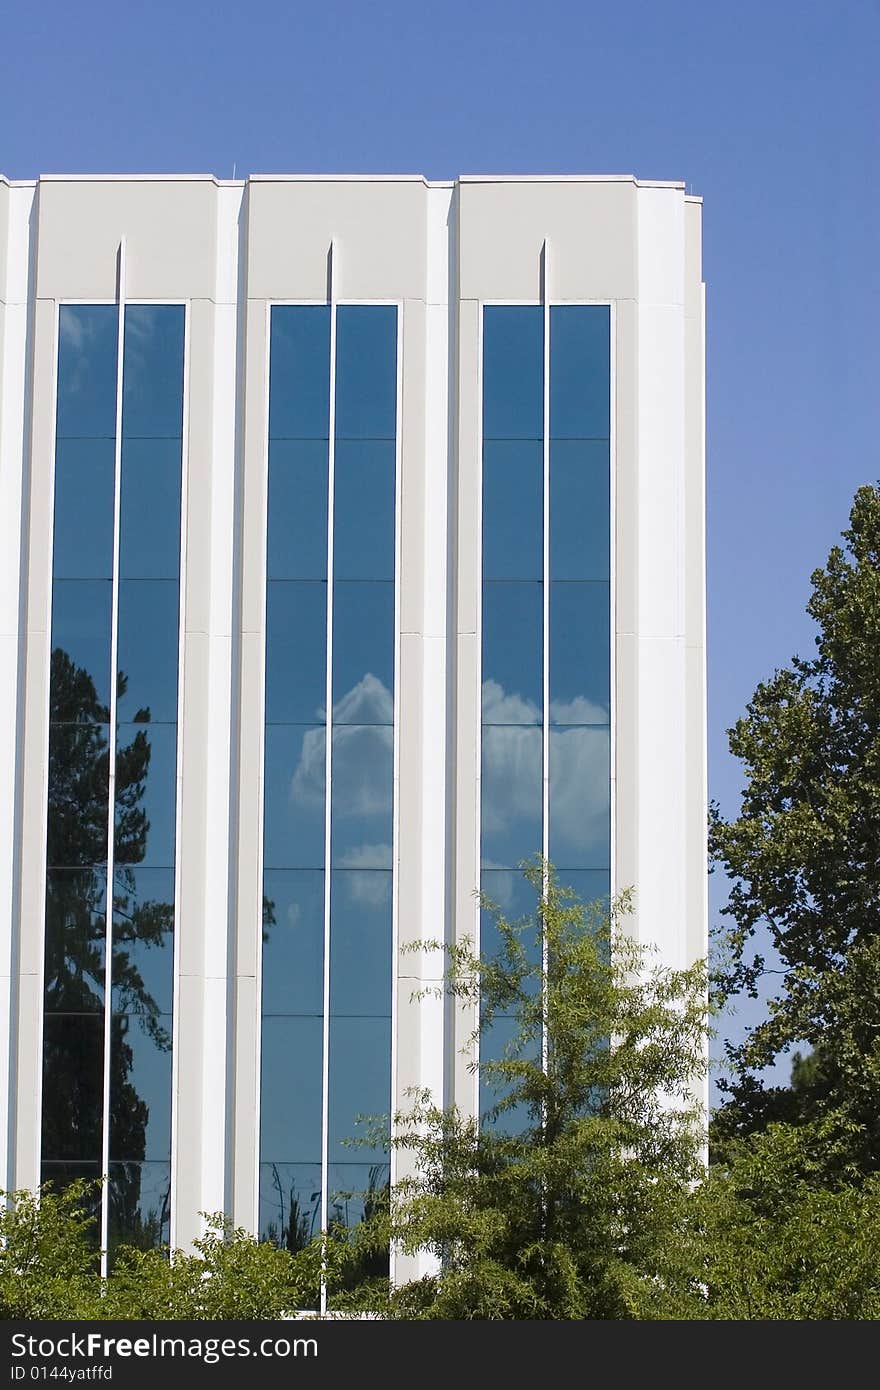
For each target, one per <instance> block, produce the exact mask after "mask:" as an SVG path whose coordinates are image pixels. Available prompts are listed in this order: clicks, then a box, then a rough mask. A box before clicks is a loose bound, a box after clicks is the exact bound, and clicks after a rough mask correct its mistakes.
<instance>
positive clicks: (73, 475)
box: [52, 439, 116, 579]
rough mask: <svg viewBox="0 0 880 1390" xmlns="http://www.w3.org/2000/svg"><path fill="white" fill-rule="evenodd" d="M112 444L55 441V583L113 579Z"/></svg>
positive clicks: (113, 448) (98, 441) (108, 442)
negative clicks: (62, 580)
mask: <svg viewBox="0 0 880 1390" xmlns="http://www.w3.org/2000/svg"><path fill="white" fill-rule="evenodd" d="M115 457H116V446H115V444H114V442H113V440H112V439H59V440H58V443H57V445H56V449H55V513H54V515H55V523H54V546H53V558H52V573H53V575H54V577H55V578H56V579H110V578H111V576H112V574H113V481H114V471H115Z"/></svg>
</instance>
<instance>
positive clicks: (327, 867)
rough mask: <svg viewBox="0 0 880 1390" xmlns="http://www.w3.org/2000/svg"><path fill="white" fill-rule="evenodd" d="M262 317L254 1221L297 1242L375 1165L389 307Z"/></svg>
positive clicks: (290, 311) (387, 1083)
mask: <svg viewBox="0 0 880 1390" xmlns="http://www.w3.org/2000/svg"><path fill="white" fill-rule="evenodd" d="M271 315H272V316H271V348H270V384H269V477H268V535H267V592H266V716H265V717H266V730H265V806H264V840H263V865H264V879H263V895H264V896H263V967H262V1072H261V1102H260V1105H261V1110H260V1113H261V1122H260V1211H259V1226H260V1234H261V1236H262V1237H263V1238H265V1239H269V1240H272V1241H275V1242H277V1243H279V1244H281V1245H284V1246H287V1247H288V1248H291V1249H295V1248H298V1247H299V1246H301V1245H302V1244H304V1243H305V1242H306V1241H307V1240H308V1239H309V1238H310V1236H311V1235H313V1234H314V1233H316V1232H317V1231H320V1230H321V1229H322V1228H323V1229H326V1228H328V1227H329V1226H331V1225H333V1224H343V1225H345V1226H352V1225H354V1224H356V1223H357V1222H358V1221H359V1220H360V1219H361V1217H362V1215H363V1213H364V1209H365V1205H367V1204H369V1203H370V1202H371V1201H372V1200H374V1194H376V1193H377V1192H379V1191H381V1190H382V1189H384V1188H385V1187H386V1186H387V1183H388V1178H389V1168H388V1154H387V1151H386V1146H385V1145H384V1144H383V1143H382V1142H379V1143H377V1144H374V1143H366V1142H363V1138H364V1136H365V1126H364V1125H363V1124H362V1123H359V1122H358V1117H359V1116H361V1115H367V1116H381V1117H386V1125H387V1116H388V1114H389V1111H390V1106H391V978H392V969H391V967H392V846H393V809H394V796H393V787H394V653H395V587H394V586H395V489H396V449H397V445H396V433H397V424H396V421H397V309H396V308H395V307H394V306H387V305H340V306H339V307H338V308H331V307H330V306H325V305H314V306H310V305H276V306H274V307H273V308H272V311H271ZM334 316H335V321H334ZM331 387H332V389H331ZM328 519H329V522H330V524H328ZM328 635H329V640H328ZM328 662H329V669H328ZM328 694H329V701H328ZM328 703H329V707H330V719H329V725H330V727H329V731H328V719H327V708H328ZM328 732H329V739H330V746H329V749H328V746H327V739H328ZM328 789H329V796H328ZM351 1139H360V1140H361V1142H359V1143H358V1144H356V1145H355V1146H351V1145H350V1144H349V1143H348V1142H347V1141H349V1140H351Z"/></svg>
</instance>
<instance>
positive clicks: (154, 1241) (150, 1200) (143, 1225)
mask: <svg viewBox="0 0 880 1390" xmlns="http://www.w3.org/2000/svg"><path fill="white" fill-rule="evenodd" d="M108 1200H109V1204H110V1211H109V1217H110V1220H109V1230H108V1238H109V1246H110V1250H111V1252H112V1251H114V1250H115V1249H116V1248H117V1247H118V1246H120V1245H123V1244H124V1245H133V1246H134V1247H135V1248H136V1249H138V1250H153V1249H155V1248H156V1247H157V1246H160V1245H167V1244H168V1241H169V1239H170V1218H171V1165H170V1163H157V1162H148V1163H111V1164H110V1181H109V1187H108Z"/></svg>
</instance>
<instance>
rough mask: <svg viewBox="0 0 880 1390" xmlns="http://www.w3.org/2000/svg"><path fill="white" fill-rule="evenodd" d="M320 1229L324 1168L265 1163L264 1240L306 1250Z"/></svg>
mask: <svg viewBox="0 0 880 1390" xmlns="http://www.w3.org/2000/svg"><path fill="white" fill-rule="evenodd" d="M320 1230H321V1165H320V1164H319V1163H261V1164H260V1214H259V1236H260V1240H268V1241H271V1242H272V1244H273V1245H278V1246H280V1247H281V1248H282V1249H283V1250H290V1251H296V1250H303V1249H304V1248H305V1246H307V1245H308V1243H309V1241H310V1240H311V1239H312V1237H313V1236H316V1235H318V1233H319V1231H320ZM316 1292H317V1291H316Z"/></svg>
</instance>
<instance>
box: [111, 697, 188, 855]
mask: <svg viewBox="0 0 880 1390" xmlns="http://www.w3.org/2000/svg"><path fill="white" fill-rule="evenodd" d="M176 798H177V726H176V725H174V724H159V725H149V726H145V725H143V724H119V726H118V728H117V743H116V837H115V838H116V862H117V864H149V865H155V866H156V867H160V868H165V867H169V866H171V865H173V864H174V822H175V813H176Z"/></svg>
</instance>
